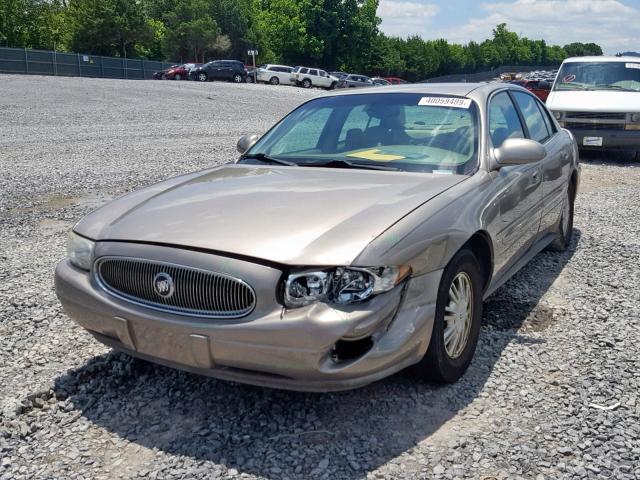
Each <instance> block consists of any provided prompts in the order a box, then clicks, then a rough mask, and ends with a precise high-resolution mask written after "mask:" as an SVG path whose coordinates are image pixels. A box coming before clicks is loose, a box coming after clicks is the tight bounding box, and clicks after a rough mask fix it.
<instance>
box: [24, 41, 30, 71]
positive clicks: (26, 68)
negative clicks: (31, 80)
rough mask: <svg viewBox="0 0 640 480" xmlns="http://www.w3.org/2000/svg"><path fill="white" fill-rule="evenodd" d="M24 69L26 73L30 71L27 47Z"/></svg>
mask: <svg viewBox="0 0 640 480" xmlns="http://www.w3.org/2000/svg"><path fill="white" fill-rule="evenodd" d="M24 69H25V72H26V73H29V56H28V55H27V48H26V47H25V49H24Z"/></svg>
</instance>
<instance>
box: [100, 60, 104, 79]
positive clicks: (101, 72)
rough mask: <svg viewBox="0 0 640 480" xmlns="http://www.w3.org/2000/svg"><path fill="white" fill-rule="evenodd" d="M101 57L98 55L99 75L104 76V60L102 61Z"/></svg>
mask: <svg viewBox="0 0 640 480" xmlns="http://www.w3.org/2000/svg"><path fill="white" fill-rule="evenodd" d="M102 59H103V57H102V55H101V56H100V76H101V77H102V78H104V62H103V61H102Z"/></svg>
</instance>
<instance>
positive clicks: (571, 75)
mask: <svg viewBox="0 0 640 480" xmlns="http://www.w3.org/2000/svg"><path fill="white" fill-rule="evenodd" d="M546 103H547V107H548V108H549V110H551V111H552V112H553V115H554V116H555V117H556V119H557V120H558V122H559V123H560V125H561V126H563V127H565V128H567V129H568V130H570V131H571V132H572V133H573V134H574V136H575V137H576V141H577V142H578V146H579V147H580V148H581V149H614V150H629V151H634V152H636V159H637V160H640V57H575V58H568V59H566V60H565V61H564V62H563V63H562V66H561V67H560V70H559V71H558V75H557V77H556V80H555V82H554V84H553V89H552V90H551V93H550V94H549V97H548V98H547V102H546Z"/></svg>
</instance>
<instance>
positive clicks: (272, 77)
mask: <svg viewBox="0 0 640 480" xmlns="http://www.w3.org/2000/svg"><path fill="white" fill-rule="evenodd" d="M291 72H293V67H288V66H286V65H272V64H267V65H261V66H260V67H258V68H257V70H256V78H257V79H258V82H263V83H270V84H271V85H279V84H281V83H283V84H285V85H292V84H293V82H292V81H291Z"/></svg>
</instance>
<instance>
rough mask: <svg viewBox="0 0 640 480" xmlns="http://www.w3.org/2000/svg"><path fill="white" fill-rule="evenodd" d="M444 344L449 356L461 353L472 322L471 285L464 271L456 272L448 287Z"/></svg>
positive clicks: (467, 338)
mask: <svg viewBox="0 0 640 480" xmlns="http://www.w3.org/2000/svg"><path fill="white" fill-rule="evenodd" d="M444 321H445V329H444V345H445V350H446V351H447V355H448V356H449V357H450V358H458V357H459V356H460V355H462V352H463V351H464V349H465V347H466V346H467V341H468V340H469V332H470V331H471V324H472V323H473V287H472V284H471V278H470V277H469V275H468V274H467V273H466V272H460V273H458V274H457V275H456V276H455V278H454V279H453V281H452V282H451V286H450V287H449V302H448V304H447V306H446V307H445V313H444Z"/></svg>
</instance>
